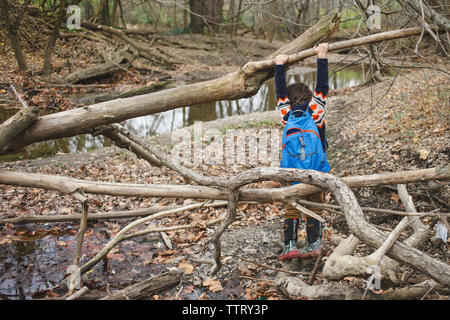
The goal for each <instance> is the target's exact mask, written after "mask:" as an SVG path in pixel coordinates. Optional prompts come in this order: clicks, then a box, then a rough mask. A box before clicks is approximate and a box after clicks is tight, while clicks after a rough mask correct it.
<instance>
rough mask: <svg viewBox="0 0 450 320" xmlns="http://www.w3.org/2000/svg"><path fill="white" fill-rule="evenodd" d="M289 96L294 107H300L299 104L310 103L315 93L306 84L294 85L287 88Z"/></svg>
mask: <svg viewBox="0 0 450 320" xmlns="http://www.w3.org/2000/svg"><path fill="white" fill-rule="evenodd" d="M287 95H288V98H289V101H291V105H292V106H298V105H299V104H302V103H305V102H310V101H311V99H312V96H313V93H312V92H311V90H310V89H309V88H308V86H307V85H306V84H304V83H301V82H299V83H294V84H291V85H289V86H288V87H287Z"/></svg>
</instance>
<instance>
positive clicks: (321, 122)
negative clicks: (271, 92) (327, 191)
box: [275, 43, 330, 261]
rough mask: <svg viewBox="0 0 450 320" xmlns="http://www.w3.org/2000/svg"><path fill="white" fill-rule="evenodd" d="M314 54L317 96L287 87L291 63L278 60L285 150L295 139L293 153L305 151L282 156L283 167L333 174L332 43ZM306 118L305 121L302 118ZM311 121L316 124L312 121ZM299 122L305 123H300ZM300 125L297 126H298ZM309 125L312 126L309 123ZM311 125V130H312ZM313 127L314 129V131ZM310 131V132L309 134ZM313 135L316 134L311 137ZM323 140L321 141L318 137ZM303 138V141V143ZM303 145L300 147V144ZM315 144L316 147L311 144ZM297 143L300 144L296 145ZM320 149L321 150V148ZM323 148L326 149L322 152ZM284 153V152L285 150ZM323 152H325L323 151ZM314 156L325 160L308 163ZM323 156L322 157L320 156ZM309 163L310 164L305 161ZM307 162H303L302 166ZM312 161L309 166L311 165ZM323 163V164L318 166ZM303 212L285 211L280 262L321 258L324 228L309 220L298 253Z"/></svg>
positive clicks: (302, 88) (316, 197) (318, 196)
mask: <svg viewBox="0 0 450 320" xmlns="http://www.w3.org/2000/svg"><path fill="white" fill-rule="evenodd" d="M314 51H315V52H316V54H317V83H316V88H315V90H314V92H311V90H310V89H309V88H308V87H307V86H306V85H305V84H303V83H295V84H292V85H289V86H288V87H286V78H285V72H286V68H285V64H286V63H287V62H288V56H287V55H284V54H282V55H278V56H276V57H275V87H276V94H277V110H278V111H279V112H280V116H281V121H282V122H283V124H284V125H286V127H285V132H284V133H283V147H282V148H283V149H288V148H285V147H286V144H287V143H289V141H288V138H287V137H289V136H291V138H289V139H291V142H292V143H293V144H292V143H291V145H290V148H291V152H294V153H295V150H294V151H292V150H293V149H292V148H293V147H292V146H293V145H294V146H295V149H296V150H297V149H302V150H300V151H301V153H300V151H299V152H298V155H293V154H292V153H290V152H289V150H287V151H286V150H284V152H283V153H282V158H283V159H282V163H281V167H285V168H286V167H287V168H300V169H314V170H318V171H323V172H329V170H330V167H329V164H328V161H327V159H326V153H325V152H326V149H327V147H328V144H327V141H326V137H325V119H324V116H325V103H326V98H327V94H328V59H327V52H328V43H321V44H319V45H318V46H315V47H314ZM299 117H303V118H299ZM308 117H311V118H312V120H313V121H314V123H315V126H314V124H312V123H313V122H312V121H311V120H310V119H308ZM299 119H302V120H301V121H303V122H299ZM296 121H297V122H296ZM308 121H309V122H308ZM298 124H306V125H305V126H306V127H307V128H298V127H299V125H298ZM308 124H309V126H308ZM311 126H312V127H311ZM307 129H309V130H307ZM307 132H309V133H310V135H311V138H309V139H310V140H308V138H305V136H304V133H305V134H307ZM311 133H312V134H311ZM295 134H297V135H298V137H295V140H292V139H293V137H294V136H293V135H295ZM314 134H315V135H316V136H317V141H314V140H311V139H314V138H315V137H314ZM319 136H320V140H318V137H319ZM302 138H303V139H302ZM299 140H300V143H301V145H300V144H299V142H298V141H299ZM304 141H308V143H309V145H311V144H316V146H315V148H316V149H313V150H314V151H313V152H311V150H309V151H307V152H305V150H304V147H305V143H304ZM310 141H312V142H313V143H311V142H310ZM295 143H296V144H295ZM317 146H318V147H317ZM320 146H321V147H322V148H320ZM283 149H282V150H283ZM319 149H321V150H319ZM311 154H316V155H314V157H315V156H318V157H322V158H316V159H320V160H308V159H307V157H308V156H309V155H311ZM318 154H320V155H318ZM305 159H306V161H305ZM302 161H303V162H302ZM308 161H309V162H308ZM319 162H320V164H318V163H319ZM306 199H307V200H309V201H314V202H323V201H324V193H323V192H320V193H316V194H312V195H309V196H307V197H306ZM309 209H310V210H312V211H314V212H316V213H320V211H319V210H317V209H314V208H309ZM299 217H300V212H299V211H298V210H297V209H295V208H294V207H292V206H290V205H286V207H285V220H284V243H285V249H284V251H283V252H282V254H281V255H280V257H279V259H280V260H282V261H286V260H291V259H293V258H298V259H311V258H314V257H316V256H318V254H319V252H320V246H321V245H322V242H321V224H320V221H318V220H316V219H313V218H311V217H309V216H307V218H306V234H307V245H306V246H305V247H304V248H303V249H302V250H300V251H299V250H298V249H297V232H298V224H299V221H298V220H299Z"/></svg>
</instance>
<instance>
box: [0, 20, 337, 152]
mask: <svg viewBox="0 0 450 320" xmlns="http://www.w3.org/2000/svg"><path fill="white" fill-rule="evenodd" d="M338 22H339V21H338V15H337V14H331V15H329V16H327V17H325V18H323V19H322V20H321V21H320V22H319V23H317V24H316V25H315V26H313V27H311V28H310V29H309V30H308V31H307V32H305V33H304V34H302V35H301V36H300V37H299V39H298V41H297V42H296V43H297V45H298V46H297V47H296V49H295V48H293V47H292V45H288V46H287V47H288V48H289V50H287V51H286V52H287V53H290V52H295V51H301V50H304V49H306V48H310V47H312V46H313V45H314V44H315V43H316V42H317V41H318V40H319V39H322V38H323V37H324V36H325V35H327V34H329V33H330V32H331V31H332V30H333V29H334V28H335V26H336V25H337V24H338ZM283 48H284V47H283ZM272 76H273V70H272V66H270V67H265V68H264V69H259V70H258V71H255V72H254V73H249V72H243V71H242V70H238V71H236V72H233V73H230V74H227V75H225V76H223V77H221V78H218V79H215V80H209V81H205V82H201V83H195V84H190V85H186V86H183V87H179V88H174V89H168V90H163V91H159V92H155V93H151V94H146V95H141V96H138V97H133V98H127V99H119V100H113V101H109V102H106V103H101V104H96V105H91V106H88V107H83V108H78V109H73V110H70V111H64V112H58V113H54V114H51V115H46V116H43V117H40V118H39V121H38V123H37V125H35V126H33V127H32V128H31V131H30V133H29V134H28V135H26V136H24V137H20V138H19V139H16V140H15V141H14V142H12V143H10V145H9V147H8V148H7V150H2V151H6V152H8V151H12V150H17V149H19V148H21V147H23V146H25V145H28V144H30V143H33V142H37V141H42V140H48V139H55V138H62V137H70V136H74V135H78V134H83V133H90V132H91V131H92V129H93V128H94V127H96V126H99V125H104V124H110V123H116V122H121V121H124V120H127V119H131V118H136V117H140V116H145V115H149V114H154V113H158V112H163V111H167V110H172V109H175V108H178V107H183V106H192V105H197V104H202V103H207V102H211V101H217V100H235V99H239V98H243V97H250V96H252V95H254V94H256V93H257V92H258V90H259V88H260V87H261V85H262V84H263V83H264V81H266V80H267V79H269V78H270V77H272Z"/></svg>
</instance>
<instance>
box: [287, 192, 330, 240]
mask: <svg viewBox="0 0 450 320" xmlns="http://www.w3.org/2000/svg"><path fill="white" fill-rule="evenodd" d="M304 199H305V200H308V201H312V202H320V203H323V202H324V201H325V193H324V192H318V193H313V194H309V195H307V196H306V197H305V198H304ZM305 207H306V208H308V209H309V210H311V211H313V212H314V213H317V214H319V215H320V214H321V211H320V209H318V208H313V207H310V206H306V205H305ZM301 214H302V213H301V212H300V211H298V210H297V209H295V208H294V207H293V206H291V205H290V204H287V205H286V206H285V223H284V225H285V227H284V241H285V243H287V242H288V241H289V240H297V230H298V219H299V218H300V216H301ZM321 233H322V228H321V223H320V221H319V220H316V219H314V218H311V217H310V216H307V217H306V241H307V242H308V243H313V242H315V241H316V240H317V239H318V238H320V237H321Z"/></svg>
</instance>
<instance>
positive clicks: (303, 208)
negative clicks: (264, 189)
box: [288, 201, 325, 223]
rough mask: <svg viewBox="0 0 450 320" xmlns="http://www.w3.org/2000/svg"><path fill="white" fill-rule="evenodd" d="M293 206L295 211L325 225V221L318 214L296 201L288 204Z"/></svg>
mask: <svg viewBox="0 0 450 320" xmlns="http://www.w3.org/2000/svg"><path fill="white" fill-rule="evenodd" d="M288 203H289V204H290V205H291V206H293V207H294V208H295V209H297V210H298V211H300V212H301V213H304V214H306V215H308V216H310V217H312V218H314V219H317V220H319V221H320V222H322V223H325V219H323V218H322V217H321V216H319V215H318V214H317V213H315V212H312V211H311V210H309V209H308V208H305V207H303V206H301V205H299V204H298V203H297V202H296V201H290V202H288Z"/></svg>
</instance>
